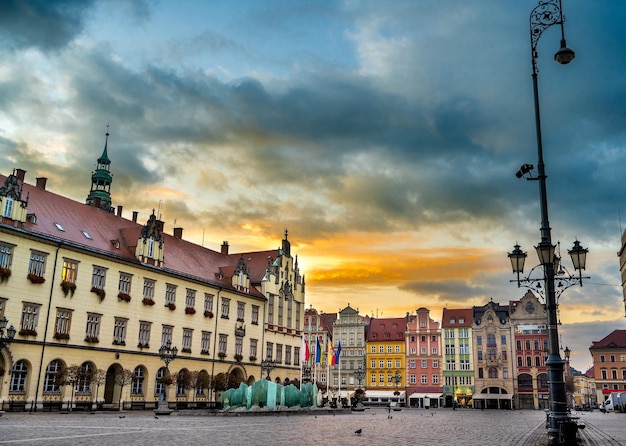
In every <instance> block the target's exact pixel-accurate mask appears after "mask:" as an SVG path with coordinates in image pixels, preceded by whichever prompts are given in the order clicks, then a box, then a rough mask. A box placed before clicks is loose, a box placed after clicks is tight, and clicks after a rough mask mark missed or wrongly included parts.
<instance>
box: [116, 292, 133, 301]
mask: <svg viewBox="0 0 626 446" xmlns="http://www.w3.org/2000/svg"><path fill="white" fill-rule="evenodd" d="M117 299H118V300H119V301H124V302H130V295H129V294H126V293H119V294H118V295H117Z"/></svg>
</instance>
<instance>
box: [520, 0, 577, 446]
mask: <svg viewBox="0 0 626 446" xmlns="http://www.w3.org/2000/svg"><path fill="white" fill-rule="evenodd" d="M563 23H564V17H563V12H562V8H561V0H542V1H540V2H539V5H538V6H536V7H535V8H534V9H533V10H532V11H531V13H530V44H531V55H532V79H533V93H534V105H535V129H536V137H537V155H538V161H537V174H538V175H537V178H528V179H531V180H538V181H539V201H540V206H541V230H540V233H541V240H540V242H539V244H538V245H537V246H536V247H535V249H536V250H537V255H538V257H539V264H540V266H541V267H542V269H543V278H542V279H533V278H531V277H530V276H531V275H532V273H533V271H535V268H537V267H538V266H539V265H538V266H536V267H535V268H533V269H532V270H531V272H530V274H529V277H527V278H520V276H519V275H520V273H523V268H524V260H525V258H526V253H525V252H523V251H522V250H521V249H520V246H519V245H515V249H514V250H513V252H511V253H509V258H510V260H511V265H512V267H513V273H514V274H517V282H518V286H522V285H523V286H526V287H528V288H532V289H534V290H536V291H539V292H540V293H541V294H542V295H543V296H544V298H545V303H546V313H547V325H548V351H549V355H548V358H547V360H546V367H547V371H548V385H549V391H550V413H549V415H548V418H549V419H548V438H549V441H550V443H551V444H555V443H557V442H558V443H563V442H564V443H568V444H569V442H572V439H573V440H574V441H575V439H576V431H577V428H578V425H577V424H576V422H575V421H573V420H570V419H569V417H568V414H567V399H566V395H565V380H564V376H563V368H564V367H563V366H564V363H565V361H563V359H561V356H560V352H559V335H558V314H557V308H558V303H557V297H558V296H557V292H556V286H555V273H556V274H557V275H559V284H558V287H559V295H560V293H562V292H563V291H564V290H565V289H567V288H569V287H570V286H572V285H573V284H575V283H580V285H581V286H582V279H583V277H582V270H584V269H585V260H586V254H587V249H585V248H583V247H581V246H580V243H579V242H578V241H576V242H575V244H574V248H573V249H572V250H569V251H568V253H569V254H570V256H572V262H573V264H574V269H575V270H579V271H580V272H579V277H574V276H572V275H569V274H568V275H567V276H563V275H562V274H561V272H562V267H561V265H560V258H559V257H558V255H555V250H556V246H555V245H553V244H552V240H551V234H550V230H551V229H550V222H549V219H548V197H547V192H546V172H545V164H544V160H543V144H542V139H541V119H540V112H539V88H538V84H537V44H538V43H539V38H540V37H541V35H542V34H543V32H544V31H545V30H546V29H548V28H549V27H551V26H552V25H559V26H560V27H561V46H560V49H559V50H558V51H557V53H556V54H555V55H554V60H555V61H556V62H558V63H559V64H568V63H570V62H571V61H572V60H573V59H574V56H575V54H574V51H572V50H571V49H569V48H567V45H566V43H565V31H564V26H563ZM532 169H533V166H532V165H531V164H524V165H522V167H521V168H520V170H519V171H518V172H517V174H516V176H517V177H518V178H522V177H523V176H524V175H526V174H528V173H529V172H530V171H531V170H532ZM541 282H543V284H544V289H543V290H541ZM563 284H565V285H563Z"/></svg>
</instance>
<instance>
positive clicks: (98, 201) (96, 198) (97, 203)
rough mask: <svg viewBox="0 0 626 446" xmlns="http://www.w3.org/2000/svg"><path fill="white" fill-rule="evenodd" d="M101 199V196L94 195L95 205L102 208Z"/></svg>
mask: <svg viewBox="0 0 626 446" xmlns="http://www.w3.org/2000/svg"><path fill="white" fill-rule="evenodd" d="M101 203H102V202H101V200H100V197H94V199H93V207H95V208H98V209H100V204H101Z"/></svg>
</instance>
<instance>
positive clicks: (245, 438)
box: [0, 409, 626, 446]
mask: <svg viewBox="0 0 626 446" xmlns="http://www.w3.org/2000/svg"><path fill="white" fill-rule="evenodd" d="M599 415H603V416H604V418H603V417H601V416H599ZM389 416H391V418H389ZM609 417H613V420H612V421H616V422H617V421H621V423H622V424H621V426H622V427H621V428H620V427H619V426H617V425H616V426H613V423H611V420H610V419H609ZM618 417H619V416H618V415H614V414H606V415H605V414H601V413H599V412H598V413H596V412H594V413H589V414H585V415H584V416H582V418H584V420H582V421H584V422H585V423H586V424H587V429H585V431H586V434H590V437H592V438H593V439H594V440H597V441H599V442H588V443H587V444H589V445H592V446H600V445H619V444H622V443H619V441H618V440H617V438H621V436H622V435H624V434H622V433H621V432H622V431H626V428H624V427H623V426H625V424H624V421H626V418H624V419H621V418H618ZM544 422H545V414H544V413H543V412H541V411H489V410H486V411H478V410H472V409H464V410H457V411H452V410H449V409H439V410H420V409H403V410H402V411H399V412H391V414H388V413H387V411H386V410H385V409H368V410H366V411H364V412H359V413H356V412H355V413H346V414H342V415H336V416H333V415H327V414H321V413H319V414H316V412H315V410H312V411H310V413H309V414H308V415H300V414H293V413H284V412H283V413H277V414H272V415H266V416H201V415H199V414H196V415H195V416H185V415H184V414H176V413H174V414H172V415H170V416H159V417H158V418H155V416H154V414H153V413H152V412H148V411H146V412H142V411H137V412H135V411H129V412H122V413H117V412H116V413H95V414H85V413H72V414H58V413H57V414H54V413H53V414H50V413H34V414H28V413H5V414H4V416H2V417H0V445H46V446H48V445H50V446H56V445H64V446H65V445H68V444H71V445H72V446H80V445H94V444H114V443H124V444H125V445H139V446H141V445H146V446H147V445H150V446H158V445H168V446H171V445H205V444H236V445H267V444H272V445H273V446H283V445H284V446H287V445H289V446H291V445H293V444H298V445H319V444H342V445H357V444H369V445H374V446H376V445H394V446H396V445H397V446H403V445H415V444H422V443H430V442H433V443H435V444H438V445H442V446H443V445H463V446H485V445H503V444H504V445H507V446H525V445H533V446H534V445H538V444H540V443H541V441H540V440H541V439H540V437H541V435H543V433H544V431H545V428H544ZM615 424H618V423H615ZM613 427H615V429H613ZM357 429H362V433H361V434H360V435H358V434H356V433H355V431H356V430H357ZM618 431H619V432H618Z"/></svg>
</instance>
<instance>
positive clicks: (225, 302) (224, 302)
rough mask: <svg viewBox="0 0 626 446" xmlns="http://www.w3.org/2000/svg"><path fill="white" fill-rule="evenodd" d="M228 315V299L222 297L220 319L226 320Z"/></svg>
mask: <svg viewBox="0 0 626 446" xmlns="http://www.w3.org/2000/svg"><path fill="white" fill-rule="evenodd" d="M228 313H230V299H226V298H225V297H222V317H223V318H224V319H228Z"/></svg>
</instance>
